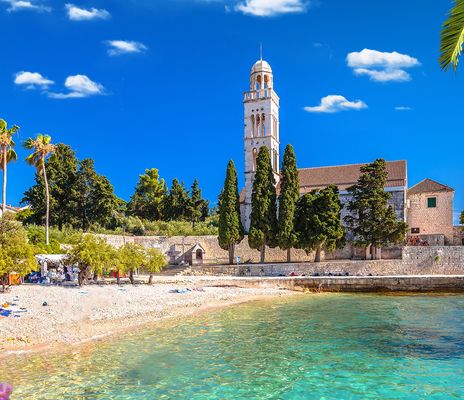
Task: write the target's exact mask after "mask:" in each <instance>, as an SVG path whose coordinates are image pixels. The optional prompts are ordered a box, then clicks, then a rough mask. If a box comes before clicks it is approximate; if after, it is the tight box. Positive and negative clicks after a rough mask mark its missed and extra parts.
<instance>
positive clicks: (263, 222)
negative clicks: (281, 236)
mask: <svg viewBox="0 0 464 400" xmlns="http://www.w3.org/2000/svg"><path fill="white" fill-rule="evenodd" d="M256 164H257V165H256V173H255V179H254V181H253V192H252V195H251V222H250V233H249V235H248V243H249V244H250V247H251V248H252V249H256V250H260V252H261V262H262V263H263V262H264V260H265V251H266V245H269V246H275V244H276V241H277V240H276V239H277V238H276V230H277V229H276V228H277V217H276V211H277V207H276V190H275V179H274V173H273V171H272V165H271V156H270V154H269V150H268V148H267V147H266V146H262V147H261V148H260V149H259V153H258V157H257V161H256Z"/></svg>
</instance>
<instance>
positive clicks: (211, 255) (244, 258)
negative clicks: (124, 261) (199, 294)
mask: <svg viewBox="0 0 464 400" xmlns="http://www.w3.org/2000/svg"><path fill="white" fill-rule="evenodd" d="M98 236H100V237H103V238H105V239H106V241H107V242H108V243H109V244H111V245H112V246H114V247H120V246H122V245H123V244H124V243H137V244H140V245H142V246H143V247H145V248H152V247H153V248H157V249H159V250H160V251H161V252H162V253H163V254H165V255H166V257H167V259H168V261H169V263H171V264H178V263H180V262H181V261H182V260H186V259H187V258H189V257H190V256H191V255H190V251H191V249H193V247H194V246H195V245H197V244H199V245H200V246H201V247H202V248H203V249H204V250H205V252H204V255H203V263H204V264H224V263H228V261H229V255H228V252H227V251H225V250H223V249H221V248H220V247H219V244H218V240H217V237H216V236H172V237H167V236H122V235H98ZM235 256H236V257H240V263H241V264H244V263H256V262H259V259H260V253H259V251H257V250H253V249H251V248H250V246H249V245H248V239H247V238H246V237H245V238H244V240H242V242H241V243H240V244H239V245H237V247H236V249H235ZM314 256H315V254H314V252H313V253H310V254H306V252H305V251H303V250H296V249H292V250H291V258H292V261H295V262H310V261H314ZM322 256H323V259H325V260H346V259H351V258H353V257H355V258H362V257H364V256H365V253H364V251H363V250H362V249H356V251H354V250H353V248H352V247H351V246H350V245H347V246H345V247H344V248H343V249H340V250H336V251H334V252H332V253H327V254H325V255H324V254H322ZM382 258H389V259H390V258H401V248H400V247H392V248H389V249H384V250H383V251H382ZM266 261H267V262H286V261H287V252H286V251H283V250H280V249H278V248H275V249H271V248H266Z"/></svg>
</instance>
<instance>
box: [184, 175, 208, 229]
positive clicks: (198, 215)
mask: <svg viewBox="0 0 464 400" xmlns="http://www.w3.org/2000/svg"><path fill="white" fill-rule="evenodd" d="M191 189H192V190H191V191H190V204H189V213H188V214H189V218H190V222H191V223H192V228H195V226H196V224H197V223H198V222H200V221H203V222H204V221H205V219H206V218H207V217H208V214H209V202H208V201H207V200H205V199H203V197H202V194H201V189H200V186H199V184H198V179H195V180H194V181H193V184H192V186H191Z"/></svg>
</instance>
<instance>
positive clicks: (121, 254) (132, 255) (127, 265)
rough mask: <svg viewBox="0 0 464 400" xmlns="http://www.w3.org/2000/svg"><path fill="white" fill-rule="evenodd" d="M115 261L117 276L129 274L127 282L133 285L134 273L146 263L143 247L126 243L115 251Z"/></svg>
mask: <svg viewBox="0 0 464 400" xmlns="http://www.w3.org/2000/svg"><path fill="white" fill-rule="evenodd" d="M117 260H118V267H119V271H118V276H119V273H120V272H129V280H130V282H131V283H132V284H134V283H135V280H134V272H135V271H136V270H137V269H138V268H140V267H142V266H143V265H144V262H145V261H146V259H145V251H144V249H143V247H142V246H140V245H138V244H134V243H126V244H125V245H124V246H122V247H121V248H119V250H118V251H117ZM118 283H119V282H118Z"/></svg>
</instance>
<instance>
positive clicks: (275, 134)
mask: <svg viewBox="0 0 464 400" xmlns="http://www.w3.org/2000/svg"><path fill="white" fill-rule="evenodd" d="M272 125H273V127H272V134H273V136H274V137H275V138H276V137H277V118H276V117H272Z"/></svg>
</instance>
